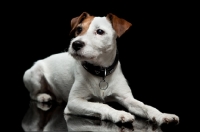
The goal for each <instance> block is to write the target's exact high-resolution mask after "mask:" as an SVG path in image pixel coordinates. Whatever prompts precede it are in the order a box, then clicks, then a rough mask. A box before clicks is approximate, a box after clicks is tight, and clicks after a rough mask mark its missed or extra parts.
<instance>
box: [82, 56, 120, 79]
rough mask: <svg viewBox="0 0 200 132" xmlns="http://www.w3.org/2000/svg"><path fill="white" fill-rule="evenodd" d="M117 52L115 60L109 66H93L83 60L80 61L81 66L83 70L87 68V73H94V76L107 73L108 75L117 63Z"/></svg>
mask: <svg viewBox="0 0 200 132" xmlns="http://www.w3.org/2000/svg"><path fill="white" fill-rule="evenodd" d="M118 59H119V58H118V53H117V54H116V56H115V60H114V62H113V64H112V65H111V66H109V67H102V66H95V65H93V64H91V63H89V62H87V61H84V62H83V63H82V66H83V67H84V69H85V70H87V71H88V72H89V73H91V74H93V75H95V76H99V77H104V78H105V77H106V76H108V75H110V74H111V73H113V71H114V70H115V68H116V66H117V64H118Z"/></svg>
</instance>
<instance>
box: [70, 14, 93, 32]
mask: <svg viewBox="0 0 200 132" xmlns="http://www.w3.org/2000/svg"><path fill="white" fill-rule="evenodd" d="M93 18H94V16H90V15H89V14H88V13H87V12H83V13H82V14H81V15H80V16H78V17H75V18H73V19H72V20H71V31H70V35H71V34H75V35H77V34H76V28H77V26H79V25H80V27H81V28H82V31H81V33H80V34H83V33H85V32H86V31H87V29H88V28H89V25H90V23H91V21H92V19H93Z"/></svg>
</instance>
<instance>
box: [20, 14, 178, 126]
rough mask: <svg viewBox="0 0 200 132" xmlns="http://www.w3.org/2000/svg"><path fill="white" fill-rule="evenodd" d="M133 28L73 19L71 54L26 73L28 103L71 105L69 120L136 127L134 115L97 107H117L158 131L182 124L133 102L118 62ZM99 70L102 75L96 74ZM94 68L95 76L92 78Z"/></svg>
mask: <svg viewBox="0 0 200 132" xmlns="http://www.w3.org/2000/svg"><path fill="white" fill-rule="evenodd" d="M130 26H131V24H130V23H129V22H127V21H126V20H124V19H121V18H118V17H117V16H115V15H113V14H108V15H107V16H106V17H94V16H90V15H89V14H88V13H86V12H84V13H82V14H81V15H80V16H79V17H76V18H73V19H72V21H71V27H72V30H71V34H74V35H75V38H74V39H72V40H71V43H70V47H69V51H68V52H66V53H60V54H55V55H52V56H50V57H48V58H46V59H43V60H39V61H37V62H36V63H35V64H34V65H33V66H32V68H30V69H29V70H27V71H26V72H25V74H24V83H25V86H26V88H27V89H28V90H29V92H30V97H31V98H32V99H34V100H37V101H39V102H48V101H49V100H52V99H54V100H57V101H58V102H60V101H61V100H64V101H66V102H67V106H66V108H65V110H64V113H65V114H75V115H86V116H97V117H100V118H101V119H102V120H105V119H107V120H111V121H113V122H120V121H121V122H132V121H133V120H134V115H132V114H130V113H127V112H125V111H118V110H115V109H113V108H112V107H110V106H108V105H106V104H103V103H98V102H107V101H117V102H118V103H120V104H121V105H123V106H124V107H126V108H127V109H128V110H129V111H130V112H131V113H133V114H136V115H139V116H141V117H144V118H147V119H149V120H152V121H155V122H157V123H158V125H161V124H162V123H169V122H174V121H175V122H179V118H178V116H176V115H174V114H166V113H161V112H160V111H158V110H157V109H155V108H153V107H151V106H148V105H145V104H143V103H142V102H140V101H138V100H136V99H134V98H133V95H132V92H131V89H130V88H129V86H128V84H127V82H126V79H125V77H124V75H123V73H122V71H121V67H120V62H119V61H118V59H117V46H116V38H117V37H120V36H121V35H122V34H123V33H124V32H125V31H126V30H127V29H128V28H129V27H130ZM116 60H117V61H116ZM85 63H87V64H89V65H90V66H89V67H87V64H85ZM97 66H99V67H101V68H102V69H101V70H102V71H103V72H101V71H98V70H97V71H96V69H95V67H97ZM90 67H92V68H94V71H95V72H96V73H93V72H91V70H90ZM104 73H105V74H104Z"/></svg>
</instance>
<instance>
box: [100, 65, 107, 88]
mask: <svg viewBox="0 0 200 132" xmlns="http://www.w3.org/2000/svg"><path fill="white" fill-rule="evenodd" d="M106 74H107V73H106V69H105V74H104V77H103V78H102V80H101V81H100V82H99V88H100V89H101V90H106V89H107V88H108V82H106V80H105V78H106Z"/></svg>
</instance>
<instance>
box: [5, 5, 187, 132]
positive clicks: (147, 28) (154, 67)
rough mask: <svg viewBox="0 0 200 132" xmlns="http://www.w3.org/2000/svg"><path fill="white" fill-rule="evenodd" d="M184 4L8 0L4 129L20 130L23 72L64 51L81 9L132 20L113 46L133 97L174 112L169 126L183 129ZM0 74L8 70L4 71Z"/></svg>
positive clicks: (24, 99) (25, 95) (25, 96)
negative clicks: (19, 0) (176, 120)
mask: <svg viewBox="0 0 200 132" xmlns="http://www.w3.org/2000/svg"><path fill="white" fill-rule="evenodd" d="M183 4H184V5H185V4H187V3H178V2H177V3H175V2H171V3H167V2H166V3H165V2H163V3H159V2H158V3H157V2H155V3H150V2H148V3H145V2H141V3H136V2H132V3H129V2H125V1H121V2H118V1H115V2H111V3H110V4H109V3H107V2H106V3H104V2H103V1H91V2H81V3H80V2H78V1H70V2H68V3H62V2H25V3H24V2H23V3H9V6H8V8H6V9H5V10H4V12H7V13H9V15H6V14H5V19H4V21H5V26H4V27H5V28H6V30H5V33H4V34H5V35H6V36H7V37H8V38H6V42H4V43H5V45H6V46H8V47H7V49H5V48H2V51H4V50H6V51H7V52H8V53H9V54H10V55H9V56H7V58H6V59H5V61H4V64H5V66H6V68H9V72H10V73H11V74H9V75H8V74H6V75H5V77H4V78H6V79H5V80H6V81H5V82H6V85H7V86H8V87H7V88H6V89H7V90H8V91H9V92H10V93H11V94H10V96H11V97H12V99H11V101H10V103H6V107H5V108H8V110H7V109H6V111H9V112H10V110H11V112H10V114H9V118H7V119H8V124H12V123H13V125H14V126H12V127H7V128H8V129H9V130H10V129H12V128H14V130H18V129H19V130H21V131H22V128H21V121H22V118H23V116H24V114H25V112H26V111H27V109H28V107H29V106H28V105H29V93H28V91H27V90H26V88H25V87H24V84H23V81H22V77H23V74H24V72H25V70H27V69H28V68H30V67H31V66H32V65H33V63H34V62H35V61H37V60H39V59H43V58H45V57H48V56H49V55H52V54H56V53H60V52H64V51H67V49H68V46H69V42H70V38H69V32H70V21H71V19H72V18H73V17H76V16H79V15H80V14H81V13H82V12H83V11H86V12H88V13H90V14H91V15H95V16H106V14H108V13H113V14H115V15H117V16H118V17H121V18H124V19H126V20H127V21H129V22H131V23H132V27H131V28H130V29H129V30H128V31H127V32H126V33H125V34H124V35H122V37H121V38H118V43H117V45H118V51H119V56H120V61H121V66H122V70H123V73H124V75H125V77H126V78H127V80H128V82H129V85H130V87H131V88H132V91H133V95H134V97H135V98H136V99H138V100H140V101H142V102H144V103H145V104H149V105H151V106H154V107H156V108H158V109H159V110H160V111H162V112H166V113H174V114H176V115H178V116H179V117H180V124H179V125H178V126H176V127H175V128H174V130H176V131H180V130H184V129H185V127H186V126H184V125H183V124H184V121H186V119H185V117H186V116H185V112H184V109H183V108H184V103H187V102H186V100H185V99H184V98H185V95H184V92H187V91H186V89H188V86H189V85H190V84H189V82H188V78H189V77H188V74H189V71H188V70H187V69H188V63H190V62H189V61H188V60H189V59H188V52H189V49H187V45H186V43H187V42H188V36H187V35H186V28H187V27H186V26H188V25H187V18H186V16H187V15H188V14H187V13H188V9H187V8H188V7H187V6H183ZM4 12H3V13H4ZM2 58H5V57H4V56H2ZM3 72H6V73H8V71H7V70H5V71H3ZM13 80H14V82H13ZM187 93H188V92H187ZM6 95H8V94H6ZM8 98H9V97H7V99H8ZM183 102H184V103H183ZM10 116H11V117H12V118H10ZM6 122H7V121H6ZM11 122H12V123H11Z"/></svg>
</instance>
